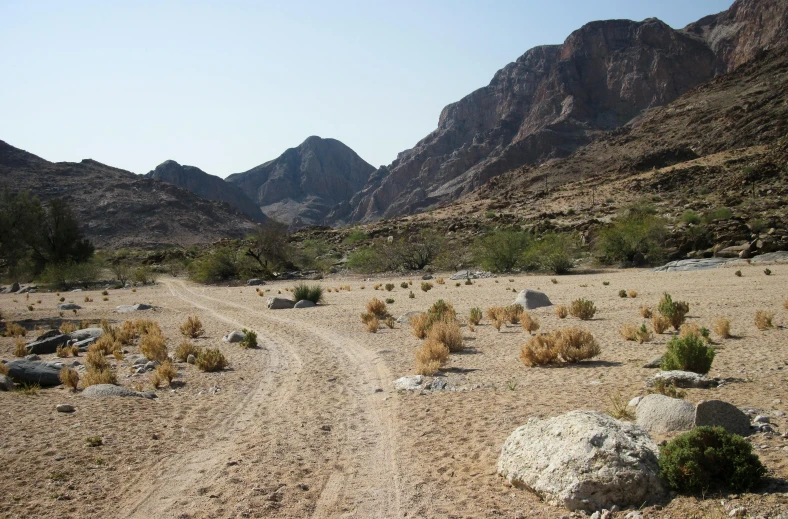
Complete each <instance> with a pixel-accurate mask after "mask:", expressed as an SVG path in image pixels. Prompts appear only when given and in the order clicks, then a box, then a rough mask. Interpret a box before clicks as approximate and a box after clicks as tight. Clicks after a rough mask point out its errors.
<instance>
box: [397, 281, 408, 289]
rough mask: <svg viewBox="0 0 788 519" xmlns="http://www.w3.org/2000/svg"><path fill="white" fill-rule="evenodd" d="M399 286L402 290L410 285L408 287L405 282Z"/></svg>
mask: <svg viewBox="0 0 788 519" xmlns="http://www.w3.org/2000/svg"><path fill="white" fill-rule="evenodd" d="M399 286H400V288H408V287H409V286H410V285H408V282H407V281H403V282H402V283H400V284H399Z"/></svg>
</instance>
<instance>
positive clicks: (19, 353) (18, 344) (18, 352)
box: [14, 337, 27, 357]
mask: <svg viewBox="0 0 788 519" xmlns="http://www.w3.org/2000/svg"><path fill="white" fill-rule="evenodd" d="M25 355H27V349H26V348H25V341H24V339H22V338H21V337H17V338H16V340H15V341H14V357H24V356H25Z"/></svg>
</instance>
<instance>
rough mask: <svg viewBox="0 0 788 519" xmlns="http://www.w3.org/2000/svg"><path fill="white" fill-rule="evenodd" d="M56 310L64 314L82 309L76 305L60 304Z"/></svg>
mask: <svg viewBox="0 0 788 519" xmlns="http://www.w3.org/2000/svg"><path fill="white" fill-rule="evenodd" d="M57 309H58V311H59V312H65V311H66V310H82V307H81V306H79V305H78V304H76V303H61V304H59V305H57Z"/></svg>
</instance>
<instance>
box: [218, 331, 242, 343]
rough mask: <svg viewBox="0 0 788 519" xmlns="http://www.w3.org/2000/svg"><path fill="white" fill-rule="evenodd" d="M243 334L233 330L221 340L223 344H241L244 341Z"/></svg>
mask: <svg viewBox="0 0 788 519" xmlns="http://www.w3.org/2000/svg"><path fill="white" fill-rule="evenodd" d="M244 337H245V334H244V333H243V332H239V331H238V330H233V331H231V332H230V333H228V334H227V335H225V336H224V337H222V340H223V341H224V342H241V341H242V340H244Z"/></svg>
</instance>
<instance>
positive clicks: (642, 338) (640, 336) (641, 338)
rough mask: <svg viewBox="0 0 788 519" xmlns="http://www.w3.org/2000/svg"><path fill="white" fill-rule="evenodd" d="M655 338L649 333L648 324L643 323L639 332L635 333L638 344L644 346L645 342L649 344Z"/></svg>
mask: <svg viewBox="0 0 788 519" xmlns="http://www.w3.org/2000/svg"><path fill="white" fill-rule="evenodd" d="M653 338H654V335H653V334H652V333H651V332H650V331H648V328H646V324H645V323H643V324H641V325H640V328H638V330H637V332H636V333H635V340H636V341H638V344H643V343H644V342H648V341H650V340H651V339H653Z"/></svg>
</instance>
